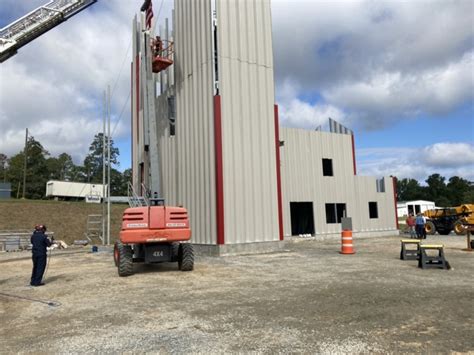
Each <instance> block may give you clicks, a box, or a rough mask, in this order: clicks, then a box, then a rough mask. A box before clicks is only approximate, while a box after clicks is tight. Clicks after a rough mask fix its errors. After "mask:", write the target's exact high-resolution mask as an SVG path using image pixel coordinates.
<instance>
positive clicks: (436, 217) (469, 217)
mask: <svg viewBox="0 0 474 355" xmlns="http://www.w3.org/2000/svg"><path fill="white" fill-rule="evenodd" d="M423 215H424V216H425V217H426V218H427V221H426V225H425V230H426V234H435V233H436V232H438V233H439V234H442V235H448V234H449V233H450V232H451V231H452V230H454V232H455V233H456V234H457V235H462V234H465V233H466V229H465V228H464V226H465V225H474V204H464V205H460V206H456V207H446V208H438V209H432V210H427V211H425V212H423Z"/></svg>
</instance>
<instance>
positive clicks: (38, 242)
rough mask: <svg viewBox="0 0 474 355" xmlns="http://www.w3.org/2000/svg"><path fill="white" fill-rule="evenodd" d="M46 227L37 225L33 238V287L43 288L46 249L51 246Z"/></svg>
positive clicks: (31, 282) (31, 283)
mask: <svg viewBox="0 0 474 355" xmlns="http://www.w3.org/2000/svg"><path fill="white" fill-rule="evenodd" d="M45 232H46V226H44V225H36V226H35V231H34V232H33V235H32V236H31V244H32V245H33V249H32V253H33V271H32V272H31V281H30V285H31V286H34V287H36V286H43V285H44V283H43V282H41V280H42V279H43V274H44V270H45V268H46V258H47V256H46V248H47V247H49V246H51V244H52V243H51V240H50V239H49V238H48V236H47V235H46V234H45Z"/></svg>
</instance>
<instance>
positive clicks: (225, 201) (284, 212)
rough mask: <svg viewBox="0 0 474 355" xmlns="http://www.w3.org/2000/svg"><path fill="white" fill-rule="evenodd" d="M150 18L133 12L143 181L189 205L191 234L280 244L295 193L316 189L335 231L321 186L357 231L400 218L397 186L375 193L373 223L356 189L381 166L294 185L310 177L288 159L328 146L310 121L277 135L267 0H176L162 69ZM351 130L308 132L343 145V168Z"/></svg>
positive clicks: (226, 247)
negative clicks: (170, 59) (308, 127)
mask: <svg viewBox="0 0 474 355" xmlns="http://www.w3.org/2000/svg"><path fill="white" fill-rule="evenodd" d="M144 22H145V21H144V19H143V18H142V19H137V18H135V20H134V23H133V50H134V56H133V58H134V60H133V63H132V68H131V72H132V91H133V93H132V134H133V136H132V141H133V143H132V146H133V152H132V156H133V157H132V161H133V182H134V186H135V188H136V189H137V190H142V192H143V190H145V189H146V190H148V191H151V192H152V193H153V192H155V191H156V192H158V193H159V195H161V196H163V197H164V198H165V199H166V201H167V204H169V205H183V206H185V207H186V208H187V209H188V211H189V214H190V218H191V227H192V230H193V242H194V243H196V244H200V245H201V246H202V247H203V248H204V247H206V246H207V247H208V248H209V249H210V250H212V251H214V252H217V253H226V252H232V251H246V250H252V249H254V248H255V246H256V245H257V246H258V247H259V249H262V248H274V247H275V248H278V247H279V246H280V245H281V244H280V243H279V242H280V241H282V240H283V238H284V235H290V234H291V213H289V209H290V207H289V206H290V204H291V203H293V202H297V201H303V202H304V201H306V202H308V201H312V203H313V211H314V215H315V217H316V218H315V219H314V221H315V223H316V226H317V228H315V233H314V234H316V235H318V234H323V233H325V234H333V233H337V229H338V228H339V231H340V225H338V224H337V223H336V224H335V225H334V226H333V225H324V226H323V225H320V224H319V222H320V221H321V218H322V215H321V213H324V212H321V211H320V210H319V209H320V207H321V204H322V203H323V200H321V197H320V195H318V191H319V189H320V190H326V191H328V193H329V194H330V191H333V192H334V193H335V194H336V195H335V196H334V198H333V197H332V196H330V195H328V196H326V197H327V201H329V202H334V203H337V202H340V201H347V202H346V204H347V205H346V206H347V210H346V212H347V213H353V217H354V226H355V227H356V228H357V231H358V232H360V233H362V232H365V231H366V229H370V230H371V231H372V230H373V231H375V229H374V228H378V230H379V231H382V230H383V231H388V230H393V224H394V223H395V218H394V216H395V212H394V206H395V205H394V203H393V194H392V195H389V194H384V195H376V196H374V197H372V195H370V198H372V199H374V198H375V197H377V198H376V199H375V200H374V201H375V202H377V203H378V212H379V214H380V215H381V216H382V215H383V218H380V219H379V221H378V223H375V222H374V221H367V225H366V223H365V220H364V218H365V215H364V214H363V213H362V212H360V213H359V214H356V212H355V210H356V208H357V207H356V204H362V202H360V201H358V197H359V196H362V194H364V191H365V190H363V189H366V190H367V192H369V191H371V190H370V188H369V185H370V184H371V183H372V182H373V183H374V184H375V180H376V179H375V178H367V179H366V178H363V177H358V176H354V174H353V173H352V172H348V171H346V170H341V175H339V173H338V176H334V179H333V181H332V182H331V181H326V180H325V179H321V180H318V179H316V180H313V179H310V178H309V175H308V178H306V179H305V180H304V184H305V186H299V187H294V186H293V185H294V184H302V183H303V181H299V180H298V179H296V180H295V176H294V175H293V174H292V173H291V169H293V168H291V167H297V169H300V170H301V169H309V166H308V164H307V162H306V163H305V154H312V155H314V156H316V155H318V154H322V153H321V152H319V151H318V150H317V149H316V148H315V150H314V151H313V150H311V149H310V150H301V149H302V148H303V147H302V146H301V144H302V143H301V142H300V140H301V139H302V137H303V136H304V135H305V133H306V132H305V131H301V132H300V131H293V130H286V129H282V131H281V136H280V135H279V124H278V107H277V106H276V105H275V102H274V96H275V95H274V81H273V77H274V74H273V53H272V28H271V11H270V1H269V0H235V1H227V0H196V1H186V0H175V10H174V14H173V29H171V28H169V27H168V23H169V22H168V21H166V23H165V26H164V28H161V29H160V31H159V34H160V36H161V38H162V39H164V40H165V41H166V40H170V41H173V42H174V51H175V52H174V64H173V65H172V66H171V67H169V68H168V69H167V70H165V71H162V72H160V73H158V74H154V73H152V70H151V65H150V63H151V53H150V50H149V45H145V43H149V41H150V37H151V36H150V35H149V34H148V31H146V30H145V29H144V28H143V25H142V24H143V23H144ZM308 134H309V133H308ZM343 136H346V135H342V134H331V135H328V134H326V135H325V134H323V133H319V134H316V135H314V136H311V138H310V139H309V141H308V143H311V144H312V145H313V146H314V147H316V146H317V145H318V144H323V143H318V139H320V138H321V137H324V139H325V141H324V144H326V143H327V142H330V144H329V145H328V146H327V147H332V148H333V149H334V150H335V151H334V152H331V154H332V156H334V158H333V159H334V167H335V168H336V166H337V167H338V166H339V164H340V165H341V167H344V169H346V166H345V165H344V164H345V160H344V161H341V162H339V160H340V159H339V158H341V159H346V158H347V157H346V155H347V152H345V149H344V152H340V153H339V152H338V150H339V143H340V142H339V140H341V142H342V143H343V144H345V145H346V144H347V142H346V141H347V138H346V137H343ZM348 137H350V136H348ZM333 139H334V141H333ZM280 140H284V141H285V144H284V146H283V147H280ZM349 141H350V138H349ZM305 149H306V148H305ZM298 152H299V153H300V154H298ZM350 152H351V149H349V154H350ZM280 153H281V154H282V160H281V162H280ZM325 154H326V153H325ZM306 158H307V157H306ZM315 159H316V160H317V158H315ZM351 159H352V158H351ZM350 161H351V164H352V160H350ZM314 164H316V162H315V163H314ZM304 165H306V166H304ZM286 167H288V168H289V169H290V170H288V169H287V168H286ZM310 173H311V174H312V173H313V172H310V170H308V171H307V172H306V173H304V174H310ZM347 174H348V175H347ZM346 175H347V176H346ZM315 177H316V175H315ZM385 181H386V179H385ZM327 182H329V185H327V188H325V187H324V184H325V183H327ZM142 184H143V186H145V188H141V186H142ZM315 184H316V185H318V186H319V187H317V188H316V187H313V186H312V185H315ZM338 184H339V185H338ZM341 184H342V185H341ZM366 185H367V187H366ZM362 186H364V187H362ZM390 186H391V185H390ZM390 186H387V187H388V188H389V187H390ZM353 189H360V194H359V193H354V192H353ZM370 193H371V192H370ZM382 196H384V197H382ZM390 196H391V197H390ZM336 197H337V198H336ZM390 199H391V201H392V203H391V204H390ZM324 201H326V199H325V200H324ZM371 201H372V200H371ZM374 201H372V202H374ZM329 202H328V203H329ZM324 203H326V202H324ZM336 212H337V211H336ZM389 215H391V216H392V218H391V220H390V221H389V217H388V216H389ZM336 217H337V216H336ZM385 223H388V224H385Z"/></svg>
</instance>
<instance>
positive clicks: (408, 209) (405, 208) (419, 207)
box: [397, 200, 436, 217]
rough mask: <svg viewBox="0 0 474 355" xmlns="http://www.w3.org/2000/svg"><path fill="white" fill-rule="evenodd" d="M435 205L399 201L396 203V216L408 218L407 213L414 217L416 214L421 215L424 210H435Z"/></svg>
mask: <svg viewBox="0 0 474 355" xmlns="http://www.w3.org/2000/svg"><path fill="white" fill-rule="evenodd" d="M435 208H436V206H435V203H434V202H433V201H424V200H416V201H399V202H397V214H398V215H399V216H400V217H403V216H408V214H409V213H413V214H414V215H416V214H417V213H420V212H421V213H423V212H425V211H426V210H432V209H435Z"/></svg>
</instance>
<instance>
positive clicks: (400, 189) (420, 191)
mask: <svg viewBox="0 0 474 355" xmlns="http://www.w3.org/2000/svg"><path fill="white" fill-rule="evenodd" d="M397 196H398V200H399V201H411V200H420V199H423V196H424V188H423V187H422V186H420V184H419V183H418V181H417V180H415V179H406V178H405V179H401V180H397Z"/></svg>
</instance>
